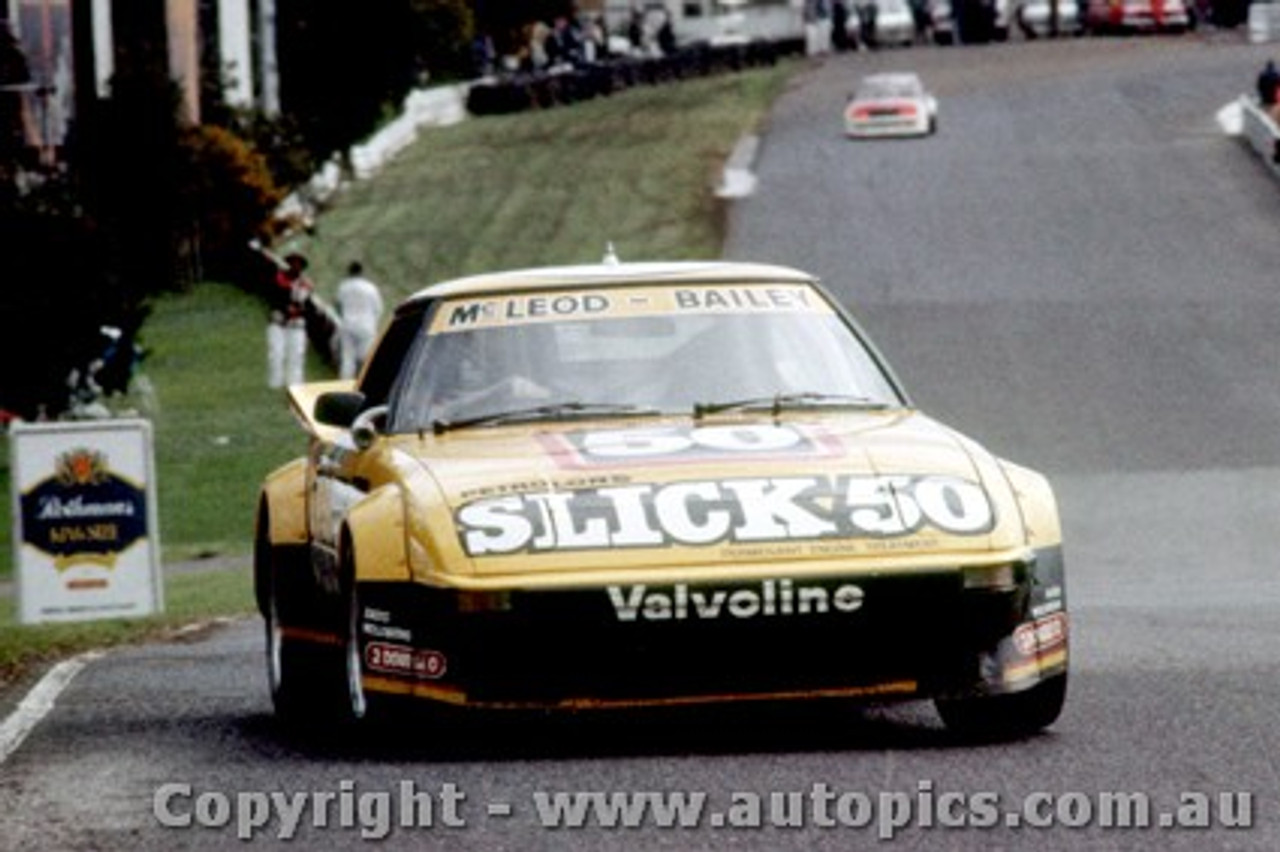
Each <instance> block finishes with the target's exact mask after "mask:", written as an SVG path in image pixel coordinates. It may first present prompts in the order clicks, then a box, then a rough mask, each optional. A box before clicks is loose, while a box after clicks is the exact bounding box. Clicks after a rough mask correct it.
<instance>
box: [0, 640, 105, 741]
mask: <svg viewBox="0 0 1280 852" xmlns="http://www.w3.org/2000/svg"><path fill="white" fill-rule="evenodd" d="M104 653H106V652H105V651H86V652H85V653H83V654H78V655H77V656H74V657H72V658H70V659H68V660H63V661H62V662H60V663H58V664H57V665H55V666H54V667H53V668H51V669H49V671H48V672H46V673H45V675H44V677H42V678H40V681H39V682H38V683H37V684H36V685H35V686H33V687H32V688H31V690H30V691H29V692H28V693H27V694H26V696H24V697H23V699H22V700H21V701H20V702H18V706H17V707H16V708H15V709H14V710H13V712H12V713H10V714H9V715H8V716H7V717H6V718H5V720H4V721H3V722H0V764H3V763H4V762H5V761H6V760H8V759H9V756H10V755H12V754H13V753H14V752H15V751H17V750H18V747H19V746H20V745H22V742H23V741H24V740H25V739H26V738H27V735H29V734H30V733H31V732H32V730H34V729H35V727H36V725H38V724H40V721H41V720H42V719H44V717H45V716H47V715H49V711H51V710H52V709H53V707H54V704H55V703H56V702H57V700H58V696H59V695H61V694H62V692H63V690H65V689H66V688H67V687H68V686H70V685H71V681H72V680H74V679H75V676H76V675H78V674H79V673H80V672H81V670H83V669H84V668H85V666H87V665H89V664H90V663H92V662H93V661H94V660H96V659H98V658H99V657H101V656H102V655H103V654H104Z"/></svg>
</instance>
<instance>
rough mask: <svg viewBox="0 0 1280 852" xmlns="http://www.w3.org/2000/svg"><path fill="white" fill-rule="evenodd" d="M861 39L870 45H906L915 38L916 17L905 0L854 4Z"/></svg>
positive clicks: (875, 0)
mask: <svg viewBox="0 0 1280 852" xmlns="http://www.w3.org/2000/svg"><path fill="white" fill-rule="evenodd" d="M855 10H856V13H857V15H856V16H857V19H858V21H859V22H860V30H861V34H862V39H863V41H864V42H866V43H867V44H868V45H869V46H871V47H906V46H908V45H911V44H914V43H915V40H916V19H915V15H914V14H913V13H912V11H911V4H910V3H908V2H907V0H873V2H871V3H866V4H860V5H857V6H855Z"/></svg>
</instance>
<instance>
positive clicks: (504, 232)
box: [0, 62, 798, 683]
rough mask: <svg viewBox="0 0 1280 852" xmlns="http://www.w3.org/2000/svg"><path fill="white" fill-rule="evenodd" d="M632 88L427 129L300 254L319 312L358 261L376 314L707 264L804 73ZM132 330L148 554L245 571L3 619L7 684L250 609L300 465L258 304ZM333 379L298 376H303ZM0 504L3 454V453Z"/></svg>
mask: <svg viewBox="0 0 1280 852" xmlns="http://www.w3.org/2000/svg"><path fill="white" fill-rule="evenodd" d="M797 67H798V66H797V65H796V64H795V63H794V62H790V63H784V64H782V65H779V66H777V67H775V68H772V69H762V70H753V71H748V72H744V73H740V74H731V75H724V76H718V77H711V78H706V79H700V80H693V81H687V82H683V83H678V84H672V85H664V86H657V87H652V88H638V89H631V90H628V91H625V92H622V93H619V94H617V95H615V96H613V97H610V98H603V99H599V100H594V101H590V102H586V103H582V104H577V105H575V106H573V107H563V108H555V109H550V110H545V111H540V112H529V113H522V114H518V115H511V116H499V117H490V118H484V119H480V120H475V121H469V122H464V123H462V124H459V125H455V126H453V127H448V128H439V129H433V130H430V131H427V132H425V133H424V134H423V135H422V136H421V137H420V139H419V141H418V142H417V143H416V144H415V145H414V146H413V147H412V148H411V149H410V150H408V151H406V152H405V153H403V154H402V155H401V156H400V157H399V158H398V159H397V160H396V161H395V162H394V163H392V164H391V165H390V166H389V167H388V168H386V169H385V170H384V171H383V172H382V173H381V174H379V175H378V176H377V177H375V178H373V179H371V180H368V181H366V182H363V183H360V184H357V185H353V186H351V187H349V188H348V189H346V190H345V191H344V192H343V193H341V194H340V196H339V197H338V199H337V200H336V202H335V203H334V204H333V205H332V207H331V208H330V209H328V210H326V211H324V212H323V213H322V215H321V216H320V218H319V221H318V227H317V229H316V232H315V233H314V234H313V235H311V236H308V237H304V238H302V239H301V240H299V241H298V242H297V243H296V244H295V245H293V246H291V247H293V248H299V249H301V250H302V251H304V252H306V253H307V254H308V255H309V256H310V257H311V259H312V269H311V271H312V273H313V275H314V277H315V279H316V282H317V286H318V289H319V291H320V293H321V294H323V295H326V296H331V295H332V293H333V290H334V288H335V287H336V285H337V281H338V279H339V277H340V276H341V273H342V270H343V269H344V268H345V267H346V264H347V263H348V262H349V261H350V260H352V259H356V258H359V259H361V260H363V261H364V263H365V266H366V269H367V271H368V273H369V274H370V275H371V276H372V277H373V278H375V279H376V280H377V281H378V282H379V284H381V285H382V288H383V291H384V294H385V295H386V297H387V300H388V302H390V303H394V302H395V301H396V300H397V299H398V298H399V297H401V296H404V295H406V294H408V293H411V292H413V291H415V290H417V289H419V288H420V287H423V286H425V285H427V284H429V283H431V282H433V281H438V280H441V279H445V278H450V277H454V276H457V275H462V274H469V273H474V272H482V271H486V270H493V269H502V268H510V267H524V266H537V265H542V264H564V263H581V262H594V261H596V260H598V259H599V258H600V257H601V255H602V254H603V252H604V249H605V245H606V243H608V242H612V243H613V244H614V246H615V247H616V249H617V251H618V253H619V254H620V255H621V256H622V258H623V259H624V260H657V259H668V260H670V259H706V258H714V257H718V256H719V253H720V246H721V243H722V239H723V207H722V203H721V202H719V201H718V200H717V199H716V198H715V197H714V192H713V189H714V186H715V184H716V182H717V181H718V179H719V172H720V168H721V166H722V165H723V163H724V160H725V158H726V157H727V156H728V154H729V152H730V151H731V150H732V148H733V145H734V143H735V142H736V141H737V139H738V137H739V136H740V135H741V134H743V133H744V132H748V131H751V130H754V129H756V128H757V127H758V125H759V122H760V121H761V120H762V117H763V115H764V114H765V112H766V110H767V108H768V106H769V104H770V103H771V102H772V100H773V99H774V98H775V97H776V95H777V94H778V93H779V92H780V91H781V89H782V88H783V87H784V86H785V85H786V82H787V80H788V79H789V77H790V76H791V74H792V73H794V72H795V70H796V69H797ZM153 307H154V311H153V313H152V315H151V317H150V319H149V320H148V322H147V325H146V327H145V328H144V329H143V334H142V338H143V342H144V343H145V344H146V346H147V347H148V348H149V349H150V350H151V353H152V354H151V355H150V356H149V358H148V359H147V361H146V363H145V372H146V374H147V377H148V378H149V380H150V382H151V383H152V385H153V386H154V388H155V394H154V400H155V401H154V404H153V405H148V404H147V401H146V400H142V399H134V400H129V401H127V402H125V403H123V404H117V405H116V407H117V408H123V407H127V406H129V405H136V406H138V407H139V408H141V409H143V411H144V413H145V414H146V416H148V417H150V419H151V420H152V422H153V425H154V435H155V455H156V467H157V475H156V479H157V487H158V492H159V526H160V530H159V532H160V538H161V543H162V547H163V553H164V558H165V561H166V562H169V563H171V562H175V561H179V560H189V559H193V558H197V557H202V556H232V557H242V559H237V560H233V564H234V565H236V566H238V567H235V568H233V569H230V570H222V569H220V570H216V571H207V572H196V573H182V574H175V575H173V576H171V577H170V578H169V579H168V580H167V581H166V586H167V592H168V594H167V604H166V613H165V615H163V616H159V617H155V618H148V619H139V620H133V621H112V622H90V623H85V624H78V625H41V626H28V627H23V626H20V625H18V624H16V616H15V614H14V607H13V606H5V605H3V603H0V683H2V682H3V681H4V680H5V679H7V678H10V677H12V676H14V675H15V674H16V673H17V672H19V671H21V670H22V668H23V667H24V666H25V665H27V664H29V663H30V662H31V661H32V660H34V659H38V658H42V657H47V656H51V655H57V654H64V653H68V652H72V651H75V650H79V649H83V648H86V647H92V646H96V645H103V644H109V643H116V642H124V641H131V640H134V639H137V638H139V637H144V636H147V635H154V634H156V633H158V632H160V631H163V630H165V629H168V628H171V627H172V626H173V625H175V624H180V623H185V622H189V621H192V620H199V619H201V618H210V617H216V616H223V615H232V614H238V613H246V612H250V611H251V609H252V596H251V589H250V583H249V570H248V554H249V550H250V537H251V531H252V519H253V507H254V500H255V499H256V496H257V489H258V485H259V483H260V482H261V480H262V477H263V476H264V475H265V474H266V473H267V472H268V471H270V470H272V469H273V468H274V467H276V466H277V465H279V464H281V463H283V462H284V461H286V460H288V459H289V458H291V457H292V456H294V455H296V454H297V453H298V452H300V451H301V450H302V448H303V443H302V440H301V435H300V434H299V433H298V432H297V430H296V427H295V426H294V424H293V420H292V418H291V417H290V415H289V413H288V411H287V410H286V408H285V405H284V400H283V397H282V395H281V394H280V393H279V392H277V391H270V390H268V389H267V388H266V386H265V364H264V355H263V353H264V346H265V344H264V340H263V333H264V332H263V320H264V309H263V307H262V305H261V304H260V303H259V301H258V300H257V299H256V298H254V297H252V296H250V295H248V294H246V293H245V292H243V291H242V290H240V289H239V288H236V287H234V286H230V285H226V284H214V283H210V284H202V285H200V286H198V287H196V288H195V289H194V291H193V292H191V293H187V294H182V295H171V296H164V297H162V298H159V299H157V300H156V301H155V303H154V306H153ZM328 374H329V372H328V370H327V368H326V367H324V366H323V365H321V364H319V363H318V362H316V363H313V364H312V365H311V368H310V371H309V375H310V376H311V377H313V378H319V377H321V376H327V375H328ZM0 487H3V489H4V493H5V495H6V498H7V495H8V494H9V451H8V445H7V443H5V442H3V439H0ZM10 512H11V505H10V501H9V500H8V499H6V500H5V522H4V523H3V524H0V580H6V579H9V578H10V577H11V575H12V557H13V552H12V546H11V543H10V540H9V539H10V534H11V527H12V524H11V521H10V520H9V517H8V516H9V514H10Z"/></svg>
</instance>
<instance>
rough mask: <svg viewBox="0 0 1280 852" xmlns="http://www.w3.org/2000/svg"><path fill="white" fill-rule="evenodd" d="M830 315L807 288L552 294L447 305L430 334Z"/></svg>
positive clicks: (655, 289)
mask: <svg viewBox="0 0 1280 852" xmlns="http://www.w3.org/2000/svg"><path fill="white" fill-rule="evenodd" d="M761 312H765V313H773V312H787V313H794V312H805V313H831V312H832V309H831V306H830V305H828V304H827V303H826V302H825V300H823V299H822V298H820V297H818V296H817V295H816V294H815V293H814V291H813V290H812V289H811V288H810V287H807V286H804V285H781V284H778V285H750V286H741V287H733V286H728V285H725V286H719V287H681V288H676V287H634V288H629V289H626V290H618V289H608V290H596V291H589V290H549V291H543V292H537V293H511V294H506V295H500V296H489V297H484V298H478V299H456V300H452V301H448V302H445V303H444V304H443V305H441V306H440V309H439V310H438V311H436V313H435V315H434V317H433V318H432V320H431V326H430V328H429V332H430V333H431V334H447V333H449V332H455V331H470V330H472V329H477V328H493V327H496V326H504V325H507V326H509V325H528V324H532V323H546V322H566V321H582V320H594V319H599V318H606V319H612V318H619V317H640V316H670V315H672V314H682V313H683V314H706V313H761Z"/></svg>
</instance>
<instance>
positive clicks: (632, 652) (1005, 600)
mask: <svg viewBox="0 0 1280 852" xmlns="http://www.w3.org/2000/svg"><path fill="white" fill-rule="evenodd" d="M1061 566H1062V562H1061V553H1060V551H1059V550H1058V549H1056V548H1054V549H1050V550H1046V551H1042V552H1040V553H1038V554H1037V556H1036V558H1035V559H1034V560H1033V561H1031V562H1029V563H1024V564H1020V565H1019V566H1018V567H1017V571H1016V572H1015V582H1013V583H1010V584H1006V585H1000V586H984V587H979V588H974V587H972V586H971V587H966V584H965V575H964V574H963V573H962V572H961V571H959V570H936V571H916V572H911V573H902V574H888V573H883V574H876V573H866V574H862V573H859V574H850V575H847V576H841V577H822V578H800V577H789V576H784V575H779V576H776V577H770V578H766V579H752V580H748V581H743V582H739V583H716V584H705V585H699V584H697V583H694V582H691V581H686V582H677V583H671V582H664V583H658V582H653V583H646V584H632V585H624V586H611V587H590V588H584V587H577V588H568V589H553V590H520V589H512V590H510V591H504V592H471V591H463V590H458V589H445V588H436V587H428V586H421V585H414V584H406V583H362V584H360V586H359V589H358V594H359V600H360V607H361V614H362V617H361V619H360V629H359V640H360V642H361V652H362V655H363V660H364V663H365V668H364V686H365V689H366V690H367V691H371V692H382V693H398V694H407V695H414V696H417V697H420V698H425V699H434V700H439V701H445V702H449V703H454V704H465V705H477V706H485V707H542V708H555V707H570V708H572V707H606V706H642V705H653V704H681V703H701V702H716V701H730V700H745V699H777V698H796V697H814V696H850V697H862V698H867V699H875V700H888V699H894V698H900V699H905V698H914V697H936V696H948V697H952V696H959V695H972V694H992V693H999V692H1008V691H1015V690H1018V689H1022V688H1026V687H1028V686H1031V685H1034V684H1035V683H1037V682H1039V681H1040V680H1041V679H1042V678H1044V677H1047V676H1049V675H1051V674H1055V673H1058V672H1060V671H1063V670H1065V667H1066V616H1065V597H1064V595H1063V588H1062V570H1061Z"/></svg>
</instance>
